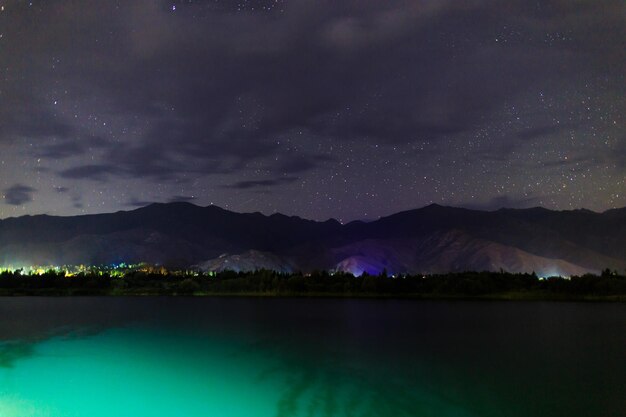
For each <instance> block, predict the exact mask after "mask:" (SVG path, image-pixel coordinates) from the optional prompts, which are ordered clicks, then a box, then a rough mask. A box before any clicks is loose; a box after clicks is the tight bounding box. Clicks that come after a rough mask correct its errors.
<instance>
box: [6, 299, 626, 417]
mask: <svg viewBox="0 0 626 417" xmlns="http://www.w3.org/2000/svg"><path fill="white" fill-rule="evenodd" d="M0 305H1V307H0V313H1V314H2V315H1V317H2V319H1V321H0V335H1V337H0V417H13V416H15V417H27V416H33V417H35V416H36V417H39V416H46V417H57V416H64V417H65V416H72V417H73V416H76V417H77V416H90V417H99V416H120V417H123V416H134V417H160V416H163V417H165V416H168V417H170V416H188V417H195V416H222V417H230V416H233V417H235V416H236V417H245V416H272V417H276V416H312V417H313V416H346V417H347V416H355V417H356V416H390V417H391V416H399V417H400V416H439V417H446V416H530V415H546V416H561V415H562V416H623V415H626V401H625V400H624V398H626V397H625V396H624V394H626V391H625V387H626V383H625V382H626V376H625V375H626V363H625V362H626V357H625V353H624V352H625V351H624V347H626V307H625V306H623V305H619V304H576V303H555V304H545V303H461V302H459V303H445V302H416V301H389V300H386V301H377V300H373V301H372V300H326V299H315V300H309V299H305V300H299V299H215V298H189V299H185V298H153V299H143V298H117V299H116V298H92V299H90V298H82V299H71V298H56V299H43V298H20V299H0Z"/></svg>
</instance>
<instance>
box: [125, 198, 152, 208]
mask: <svg viewBox="0 0 626 417" xmlns="http://www.w3.org/2000/svg"><path fill="white" fill-rule="evenodd" d="M153 203H155V201H149V200H139V199H136V198H131V199H130V200H129V201H127V202H125V203H124V206H126V207H145V206H149V205H150V204H153Z"/></svg>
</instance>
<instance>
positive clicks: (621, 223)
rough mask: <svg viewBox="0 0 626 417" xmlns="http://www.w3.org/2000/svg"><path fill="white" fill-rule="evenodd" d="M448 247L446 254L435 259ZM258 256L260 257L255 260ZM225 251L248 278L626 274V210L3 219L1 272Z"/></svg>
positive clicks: (172, 260)
mask: <svg viewBox="0 0 626 417" xmlns="http://www.w3.org/2000/svg"><path fill="white" fill-rule="evenodd" d="M374 241H375V242H377V243H376V245H374V246H371V248H370V250H371V251H372V252H371V254H370V255H367V254H366V255H363V254H362V253H359V252H358V250H357V249H356V248H357V247H360V248H361V249H363V248H364V246H363V244H359V242H370V243H371V242H374ZM398 242H402V243H398ZM425 242H428V243H425ZM445 242H448V243H445ZM445 244H448V246H445ZM359 245H360V246H359ZM441 245H444V246H445V248H446V249H445V250H444V249H442V248H444V246H441ZM437 247H440V248H441V250H440V251H439V252H437V251H434V250H432V249H433V248H437ZM341 248H344V249H343V250H341ZM345 248H352V250H353V252H350V249H345ZM454 248H457V249H456V250H457V252H454V250H455V249H454ZM470 249H471V250H470ZM250 251H255V252H250ZM247 253H248V254H250V253H252V254H253V255H249V256H252V257H253V258H254V259H247V258H246V256H248V255H246V254H247ZM259 253H264V254H267V255H264V257H265V260H264V261H260V260H259V261H258V262H257V261H255V259H261V258H263V257H261V256H260V255H259ZM380 253H383V254H385V256H386V257H387V258H388V259H387V258H384V259H383V258H380V256H382V255H376V256H378V258H376V259H377V260H376V261H375V262H374V260H373V259H374V258H375V257H376V256H374V254H380ZM224 254H227V255H228V256H234V257H233V258H232V259H233V260H235V261H236V260H240V261H241V263H242V264H245V265H246V268H248V269H249V268H251V267H254V265H255V262H257V263H263V262H265V263H264V264H265V265H272V264H276V265H279V264H280V262H279V261H278V260H279V259H280V260H283V259H285V260H288V261H285V262H288V263H289V264H290V265H294V269H301V270H303V271H308V270H314V269H341V266H340V265H348V266H349V267H350V268H354V269H355V270H358V269H359V262H361V263H363V264H364V265H365V264H368V265H369V266H367V268H370V269H372V268H373V266H376V265H378V267H376V268H374V269H375V270H372V272H377V270H378V269H381V268H384V269H387V270H388V271H390V272H396V273H406V272H411V273H417V272H420V271H421V272H435V271H436V272H445V271H446V270H448V271H458V270H463V269H464V268H467V269H470V268H471V269H481V268H482V269H485V270H494V269H498V268H503V269H507V270H510V271H511V272H532V271H530V270H528V269H529V268H532V267H533V266H541V268H543V269H546V270H549V269H550V265H554V266H555V270H557V272H560V273H562V274H564V275H573V274H580V273H582V272H585V271H588V272H598V271H600V270H601V269H604V268H607V267H608V268H612V269H618V270H623V269H626V208H623V209H611V210H607V211H605V212H603V213H597V212H593V211H590V210H564V211H554V210H549V209H545V208H542V207H534V208H529V209H507V208H503V209H499V210H494V211H484V210H476V209H468V208H461V207H452V206H441V205H437V204H431V205H428V206H425V207H422V208H417V209H411V210H405V211H401V212H398V213H394V214H391V215H389V216H384V217H381V218H379V219H377V220H374V221H371V222H360V221H353V222H349V223H347V224H341V223H339V222H338V221H337V220H335V219H332V218H331V219H328V220H326V221H316V220H308V219H303V218H301V217H298V216H287V215H284V214H282V213H274V214H271V215H265V214H262V213H259V212H253V213H236V212H232V211H229V210H226V209H224V208H221V207H219V206H215V205H209V206H205V207H202V206H197V205H195V204H192V203H189V202H176V203H153V204H150V205H147V206H145V207H141V208H137V209H134V210H129V211H123V210H122V211H117V212H115V213H101V214H88V215H80V216H50V215H46V214H43V215H36V216H20V217H12V218H8V219H2V220H0V265H16V264H19V265H22V264H23V265H50V264H56V265H62V264H75V263H85V264H105V263H110V262H119V261H123V262H127V263H132V262H149V263H155V264H162V265H171V266H174V267H188V266H190V265H199V264H205V265H211V262H210V261H211V260H215V259H217V258H218V257H219V256H220V255H224ZM424 254H429V255H428V256H430V259H425V258H424V256H425V255H424ZM274 256H275V257H276V258H274ZM368 256H370V258H371V259H370V258H368ZM270 258H271V259H273V260H274V261H275V262H274V263H271V262H268V261H267V259H270ZM379 258H380V259H379ZM398 259H402V260H401V261H397V262H396V261H392V260H398ZM342 262H343V264H342ZM213 264H215V265H218V264H220V262H214V263H213ZM387 264H388V265H387ZM385 265H387V266H389V268H387V267H385ZM434 265H437V267H435V266H434ZM367 268H366V269H367ZM429 268H430V269H429ZM378 272H380V271H378Z"/></svg>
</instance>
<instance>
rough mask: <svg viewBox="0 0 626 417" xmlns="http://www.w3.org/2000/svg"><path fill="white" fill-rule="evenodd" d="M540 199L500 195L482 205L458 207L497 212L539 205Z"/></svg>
mask: <svg viewBox="0 0 626 417" xmlns="http://www.w3.org/2000/svg"><path fill="white" fill-rule="evenodd" d="M540 200H541V198H540V197H513V196H510V195H501V196H497V197H493V198H492V199H490V200H489V201H487V202H484V203H459V204H458V205H459V207H465V208H469V209H473V210H498V209H501V208H529V207H534V206H537V205H538V204H539V201H540Z"/></svg>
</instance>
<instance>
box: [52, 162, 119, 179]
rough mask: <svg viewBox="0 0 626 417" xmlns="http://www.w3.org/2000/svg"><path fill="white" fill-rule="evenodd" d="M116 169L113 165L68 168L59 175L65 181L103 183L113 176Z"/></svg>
mask: <svg viewBox="0 0 626 417" xmlns="http://www.w3.org/2000/svg"><path fill="white" fill-rule="evenodd" d="M116 172H117V168H116V167H115V166H114V165H95V164H94V165H80V166H77V167H74V168H68V169H65V170H63V171H61V172H60V173H59V175H60V176H61V177H62V178H67V179H88V180H92V181H105V180H107V178H108V177H109V176H110V175H112V174H115V173H116Z"/></svg>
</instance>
